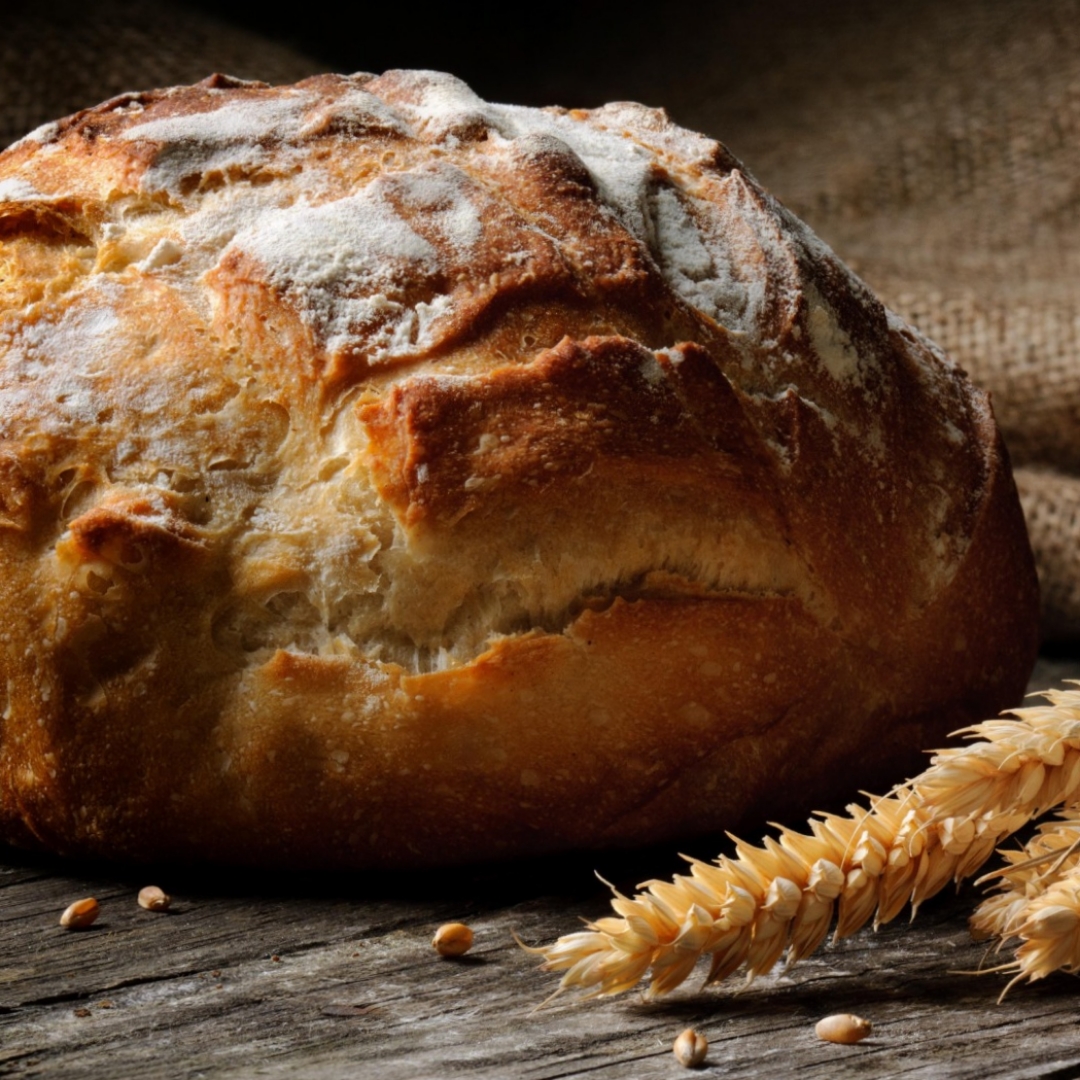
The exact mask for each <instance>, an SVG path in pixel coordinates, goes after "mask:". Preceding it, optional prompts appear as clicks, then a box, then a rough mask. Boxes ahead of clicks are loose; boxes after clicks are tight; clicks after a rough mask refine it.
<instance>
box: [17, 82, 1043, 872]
mask: <svg viewBox="0 0 1080 1080" xmlns="http://www.w3.org/2000/svg"><path fill="white" fill-rule="evenodd" d="M0 598H2V599H0V602H2V605H3V607H2V610H3V625H2V628H0V665H2V672H0V674H2V676H3V677H2V678H0V696H2V700H0V713H2V719H0V838H2V839H4V840H6V841H7V842H9V843H14V844H19V845H24V846H36V847H42V848H46V849H50V850H53V851H57V852H64V853H78V854H81V855H104V856H114V857H121V858H134V859H165V858H170V859H183V860H214V861H219V862H221V861H226V862H230V863H237V864H239V863H245V864H255V865H266V866H322V867H352V868H365V867H406V866H425V865H434V864H438V863H453V862H462V861H467V860H475V859H484V858H489V857H510V856H521V855H528V854H535V853H541V852H551V851H558V850H568V849H584V848H596V847H600V846H603V845H628V844H640V843H644V842H655V841H659V840H662V839H670V838H676V837H679V838H682V837H685V836H687V835H688V834H694V833H696V834H701V833H704V832H707V831H711V830H719V829H722V828H743V827H748V826H749V825H750V824H751V823H752V822H756V821H761V820H764V819H765V818H767V817H768V818H774V819H775V818H778V817H782V816H784V815H792V814H794V815H797V816H798V817H799V818H800V819H801V818H803V817H805V815H806V813H807V812H809V811H810V810H812V809H814V808H815V807H817V806H819V805H820V804H822V803H828V802H833V803H835V802H836V801H837V800H843V799H844V798H845V797H848V796H851V795H853V794H854V793H855V792H856V791H857V790H858V789H859V788H867V787H869V788H872V789H875V790H876V789H878V788H880V787H881V786H883V785H884V786H888V784H889V783H890V782H894V781H899V780H901V779H903V778H904V776H905V775H907V774H908V773H909V772H910V771H912V770H914V769H917V768H918V767H919V766H920V760H921V759H920V752H921V751H922V750H924V749H925V748H927V747H931V746H935V745H937V744H939V743H940V742H941V740H942V739H943V738H944V737H945V735H946V733H948V732H950V731H952V730H953V729H955V728H958V727H960V726H962V725H964V724H965V723H968V722H970V721H972V720H974V719H979V718H983V717H986V716H989V715H993V714H994V713H995V712H997V711H998V710H999V709H1001V708H1003V707H1005V706H1008V705H1011V704H1014V703H1015V702H1016V701H1017V699H1018V697H1019V696H1020V695H1021V693H1022V691H1023V688H1024V685H1025V680H1026V677H1027V675H1028V673H1029V670H1030V666H1031V664H1032V661H1033V657H1034V652H1035V648H1036V585H1035V578H1034V572H1033V568H1032V561H1031V555H1030V551H1029V548H1028V544H1027V538H1026V534H1025V531H1024V524H1023V521H1022V518H1021V515H1020V510H1019V507H1018V504H1017V499H1016V494H1015V491H1014V488H1013V484H1012V480H1011V476H1010V472H1009V467H1008V462H1007V459H1006V456H1005V452H1004V450H1003V447H1002V444H1001V441H1000V438H999V436H998V433H997V431H996V428H995V425H994V421H993V418H992V415H991V412H990V408H989V405H988V402H987V400H986V398H985V396H984V395H982V394H981V393H980V392H979V391H978V390H976V389H975V388H973V387H972V386H971V385H970V383H969V382H968V380H967V378H966V377H965V375H964V374H963V372H961V371H960V370H958V369H957V368H956V367H955V366H954V365H953V364H951V363H950V362H949V360H948V359H947V358H946V357H945V356H944V355H942V354H941V353H940V352H939V351H938V350H937V349H936V348H935V347H934V346H933V345H932V344H930V343H929V342H928V341H926V340H925V339H923V338H921V337H920V336H919V335H918V334H917V333H915V332H914V331H913V330H911V329H910V328H909V327H908V326H906V325H905V324H904V323H903V322H902V321H900V320H899V319H898V318H896V317H895V316H894V315H892V314H891V313H890V312H888V311H887V310H885V309H884V308H883V307H882V305H881V304H880V303H879V302H878V300H877V299H875V297H874V296H873V295H872V294H871V292H870V291H869V290H868V289H867V287H866V286H865V285H864V284H863V283H862V282H860V281H859V280H858V279H857V278H856V277H855V276H853V275H852V274H851V273H850V272H849V271H848V270H847V269H846V268H845V267H844V266H843V265H842V264H841V263H840V262H839V261H838V259H837V258H836V256H835V255H833V253H832V252H831V251H830V250H828V248H826V247H825V246H824V245H823V244H822V243H821V242H820V241H819V240H818V239H817V238H816V237H815V236H814V235H813V234H812V233H811V232H810V231H809V230H808V229H807V228H806V227H805V226H804V225H803V224H802V223H800V222H799V221H798V220H796V219H795V218H794V217H793V216H792V215H791V214H790V213H788V212H787V211H786V210H785V209H784V208H783V207H782V206H780V205H779V204H778V203H777V202H776V201H775V200H774V199H772V198H771V197H770V196H769V195H768V194H767V193H766V192H764V191H763V190H762V189H761V187H760V186H759V185H758V184H757V183H755V181H754V180H753V179H752V178H751V177H750V176H749V175H748V174H747V173H746V172H745V171H744V170H743V168H742V166H740V164H739V163H738V162H737V161H736V160H735V159H734V158H733V157H732V156H731V155H730V154H729V153H728V151H727V150H725V149H724V148H723V147H722V146H720V145H718V144H717V143H715V142H713V141H710V140H709V139H707V138H705V137H703V136H699V135H695V134H692V133H690V132H688V131H685V130H681V129H680V128H678V127H677V126H675V125H674V124H672V123H671V122H670V121H669V120H668V119H667V117H666V116H665V115H664V114H663V113H662V112H659V111H655V110H651V109H647V108H644V107H642V106H639V105H632V104H615V105H608V106H605V107H603V108H600V109H596V110H592V111H581V110H571V111H567V110H564V109H554V108H553V109H545V110H539V109H531V108H522V107H513V106H501V105H490V104H487V103H485V102H483V101H482V100H480V99H479V98H478V97H477V96H476V95H475V94H474V93H473V92H472V91H470V90H469V88H468V87H466V86H465V85H464V84H462V83H461V82H460V81H458V80H456V79H454V78H452V77H450V76H447V75H440V74H435V73H431V72H405V71H392V72H389V73H387V74H384V75H382V76H379V77H374V76H370V75H355V76H350V77H341V76H320V77H318V78H313V79H309V80H307V81H305V82H302V83H299V84H297V85H295V86H284V87H268V86H265V85H262V84H258V83H245V82H240V81H238V80H234V79H229V78H225V77H221V76H215V77H213V78H211V79H208V80H206V81H205V82H203V83H201V84H199V85H197V86H191V87H179V88H173V89H168V90H160V91H152V92H147V93H133V94H127V95H124V96H123V97H120V98H116V99H114V100H112V101H109V102H106V103H105V104H103V105H100V106H98V107H96V108H93V109H89V110H87V111H85V112H82V113H79V114H77V115H75V116H72V117H69V118H68V119H65V120H62V121H59V122H58V123H55V124H50V125H48V126H46V127H44V128H41V129H39V130H37V131H35V132H33V133H32V134H30V135H29V136H27V137H26V138H25V139H23V140H22V141H21V142H19V143H17V144H16V145H15V146H13V147H12V148H10V149H9V150H8V151H7V152H5V153H4V154H3V155H2V156H0Z"/></svg>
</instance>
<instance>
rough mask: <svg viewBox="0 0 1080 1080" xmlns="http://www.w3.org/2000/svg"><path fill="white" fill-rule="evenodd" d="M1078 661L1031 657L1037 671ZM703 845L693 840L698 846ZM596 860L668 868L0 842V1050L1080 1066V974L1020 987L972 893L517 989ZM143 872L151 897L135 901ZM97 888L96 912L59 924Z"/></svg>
mask: <svg viewBox="0 0 1080 1080" xmlns="http://www.w3.org/2000/svg"><path fill="white" fill-rule="evenodd" d="M1070 676H1072V677H1080V662H1077V661H1074V660H1071V659H1064V660H1056V661H1049V660H1044V661H1043V662H1042V663H1041V664H1040V668H1039V670H1038V671H1037V672H1036V678H1035V680H1034V683H1033V685H1035V686H1040V687H1041V686H1046V685H1049V684H1050V683H1052V682H1056V681H1058V680H1060V679H1062V678H1065V677H1070ZM700 854H702V855H705V854H707V853H706V852H700ZM594 866H595V867H597V868H598V869H600V870H601V871H602V872H603V873H604V874H605V876H608V877H610V878H611V879H613V880H615V881H616V882H618V883H619V884H620V885H622V886H625V887H627V888H632V887H633V885H634V883H635V882H636V881H637V880H640V879H641V878H644V877H651V876H662V875H666V874H669V873H671V872H673V871H675V870H677V869H678V867H679V863H678V860H677V859H676V858H675V856H674V855H673V854H672V853H671V852H668V851H663V852H656V851H652V852H643V853H637V854H636V855H632V856H631V855H621V856H604V857H601V856H591V857H589V858H588V859H582V858H568V859H552V860H545V861H542V862H539V863H533V864H530V865H528V866H515V867H511V868H490V867H485V868H482V869H479V870H472V871H468V872H461V873H453V874H448V873H445V872H443V873H432V874H429V875H395V876H385V875H382V876H379V877H367V878H365V877H343V876H334V877H311V876H308V877H300V876H292V877H289V876H277V875H264V874H250V873H245V874H240V873H216V872H207V871H200V872H198V873H195V872H191V871H187V870H177V869H176V868H171V869H170V868H155V869H154V870H153V871H148V870H139V871H133V870H130V869H128V868H121V869H117V868H116V867H110V866H102V865H94V866H85V865H75V864H71V863H64V862H61V861H59V860H54V859H47V858H38V857H31V856H27V855H24V854H20V853H16V852H11V851H6V852H5V851H0V1074H3V1075H14V1076H25V1077H33V1076H41V1077H71V1078H76V1077H77V1078H82V1077H86V1076H93V1075H100V1076H108V1077H110V1078H113V1080H125V1078H128V1077H131V1078H136V1077H137V1078H139V1080H146V1077H148V1076H152V1077H185V1078H187V1077H191V1078H194V1077H213V1078H227V1077H234V1076H235V1077H272V1078H278V1077H286V1076H288V1077H294V1076H300V1077H304V1076H319V1077H326V1078H330V1080H333V1078H336V1077H341V1078H345V1077H349V1078H354V1077H367V1076H371V1077H379V1078H381V1080H405V1078H409V1080H415V1078H418V1077H433V1078H434V1077H453V1076H468V1077H470V1078H472V1077H476V1078H485V1077H492V1078H495V1077H499V1078H504V1077H523V1078H526V1080H556V1078H564V1077H584V1076H588V1077H596V1078H602V1077H619V1078H622V1077H634V1078H642V1080H648V1078H652V1077H671V1076H679V1075H684V1073H683V1070H682V1069H681V1068H680V1067H679V1066H678V1065H677V1064H676V1062H675V1060H674V1058H673V1057H672V1055H671V1051H670V1046H671V1042H672V1040H673V1039H674V1037H675V1035H677V1034H678V1032H679V1031H681V1030H682V1029H683V1028H684V1027H687V1026H691V1025H692V1026H696V1027H698V1028H699V1029H700V1030H701V1031H703V1032H704V1033H705V1034H706V1035H707V1036H708V1038H709V1040H710V1050H709V1057H708V1061H707V1063H706V1066H705V1067H704V1068H703V1069H702V1070H700V1072H701V1074H702V1075H715V1076H724V1077H761V1078H765V1077H768V1078H769V1080H774V1078H776V1077H779V1076H794V1075H796V1074H798V1075H799V1076H800V1077H804V1076H805V1077H811V1078H813V1077H822V1078H826V1077H827V1078H833V1077H861V1076H873V1077H881V1076H903V1077H905V1078H910V1080H923V1078H927V1080H928V1078H931V1077H933V1078H935V1080H936V1078H939V1077H957V1078H971V1080H985V1078H986V1077H990V1076H1008V1077H1018V1078H1019V1077H1044V1078H1060V1080H1064V1078H1067V1077H1080V1028H1078V1027H1077V1014H1078V1010H1077V1006H1078V1005H1080V984H1078V983H1077V982H1076V980H1075V979H1074V978H1072V977H1069V976H1064V975H1058V976H1054V977H1052V978H1050V979H1047V980H1046V981H1044V982H1042V983H1039V984H1036V985H1034V986H1031V987H1025V988H1021V989H1017V990H1015V991H1014V992H1013V993H1012V994H1011V995H1010V996H1009V997H1008V998H1007V999H1006V1000H1005V1002H1004V1003H1003V1004H1001V1005H998V1004H996V1003H995V999H996V997H997V995H998V993H999V992H1000V990H1001V988H1002V986H1003V985H1004V980H1003V978H1002V977H1001V976H999V975H993V974H991V975H985V976H983V977H978V978H976V977H973V976H971V975H966V974H959V973H958V972H962V971H966V970H972V969H975V968H977V967H979V966H980V965H983V966H987V965H988V964H992V963H993V962H994V958H993V957H989V958H988V957H987V956H986V950H985V947H984V946H981V945H977V944H975V943H973V942H972V941H971V940H970V938H969V937H968V934H967V929H966V917H967V915H968V913H969V912H970V911H971V909H972V907H973V906H974V904H975V902H976V899H977V894H976V893H974V892H972V891H970V890H966V891H964V892H963V893H961V894H960V895H959V896H955V897H953V896H949V897H946V898H939V899H938V900H936V901H933V902H932V903H930V904H929V905H927V907H926V908H925V909H924V910H923V911H922V912H920V914H919V917H918V919H917V920H916V922H915V923H914V924H913V925H912V926H908V925H906V924H905V923H902V922H901V923H897V924H894V925H892V926H890V927H886V928H885V929H883V930H882V931H880V932H879V933H877V934H873V933H870V932H863V933H860V934H858V935H856V936H855V937H853V938H851V939H849V940H847V941H844V942H840V943H838V944H835V945H830V946H828V947H826V948H824V949H822V950H820V951H819V953H818V954H817V955H816V956H814V957H812V958H810V959H809V960H807V961H804V962H803V963H802V964H801V965H799V966H798V967H796V968H795V969H793V970H792V971H790V972H788V973H786V974H781V973H774V974H772V975H770V976H768V977H767V978H763V979H761V980H759V981H758V982H756V983H755V984H754V985H753V986H752V987H750V988H748V989H744V988H741V987H740V986H739V985H737V984H734V983H733V984H729V985H727V986H725V987H722V988H720V989H718V990H709V991H700V990H698V989H697V988H696V986H695V985H694V984H688V985H687V987H686V988H684V989H682V990H680V991H678V992H676V993H675V994H673V995H672V996H671V997H670V998H668V999H666V1000H664V1001H661V1002H655V1003H649V1002H645V1001H643V1000H641V999H640V997H637V996H635V995H626V996H624V997H622V998H620V999H615V1000H606V1001H601V1002H588V1003H579V1004H574V1003H571V1002H568V1001H564V1000H563V999H559V1000H558V1001H556V1002H555V1003H553V1004H551V1005H549V1006H548V1007H547V1008H545V1009H541V1010H539V1011H536V1010H535V1006H536V1005H537V1004H538V1003H539V1002H541V1001H542V1000H543V998H544V997H545V996H546V995H547V994H548V993H549V992H550V991H551V990H552V989H553V985H554V982H553V979H552V978H551V977H548V976H542V975H539V974H538V973H537V972H536V970H535V962H534V960H533V958H532V957H530V956H528V955H527V954H525V953H524V952H523V951H522V950H521V949H519V948H518V947H517V945H516V944H515V942H514V938H513V934H514V933H515V932H516V933H517V934H519V935H520V936H521V937H522V938H523V939H524V940H525V941H527V942H531V943H544V942H549V941H551V940H553V939H554V938H555V937H556V936H558V935H559V934H562V933H566V932H568V931H571V930H573V929H575V928H576V925H577V918H578V916H586V917H595V916H598V915H600V914H602V913H604V911H605V910H606V907H607V904H606V891H605V890H604V888H603V887H602V886H601V885H600V884H599V883H598V882H596V880H595V879H594V878H593V877H592V875H591V872H590V871H591V868H592V867H594ZM151 881H152V882H154V883H157V884H159V885H161V886H162V887H163V888H165V889H166V890H167V891H169V892H171V893H172V894H173V896H174V898H175V903H174V907H173V909H172V910H171V911H170V912H169V913H167V914H151V913H149V912H145V911H143V910H142V909H140V908H139V907H138V906H137V905H136V903H135V894H136V892H137V891H138V889H139V887H140V886H142V885H145V884H148V883H150V882H151ZM87 895H93V896H96V897H97V898H98V900H99V901H100V902H101V905H102V916H101V918H100V920H99V922H98V923H97V924H96V925H95V926H94V927H92V928H90V929H88V930H85V931H81V932H72V931H66V930H63V929H61V928H60V927H59V926H58V925H57V918H58V916H59V913H60V911H61V910H63V908H64V907H65V906H66V905H67V904H68V903H69V902H70V901H71V900H73V899H77V898H79V897H81V896H87ZM449 919H463V920H464V921H466V922H468V923H469V924H470V925H471V926H473V927H474V929H475V930H476V933H477V944H476V946H475V948H474V950H473V952H471V953H470V954H469V955H468V956H466V957H464V958H461V959H460V960H457V961H451V960H445V959H441V958H440V957H438V956H437V955H436V954H435V953H434V952H433V951H432V949H431V947H430V944H429V940H430V936H431V933H432V931H433V929H434V927H436V926H437V925H438V924H439V923H441V922H443V921H446V920H449ZM843 1011H854V1012H857V1013H859V1014H861V1015H864V1016H866V1017H868V1018H870V1019H871V1020H872V1021H873V1022H874V1025H875V1031H874V1034H873V1036H872V1037H871V1038H870V1039H868V1040H867V1041H866V1042H864V1043H861V1044H860V1045H858V1046H854V1047H840V1046H830V1045H826V1044H824V1043H821V1042H818V1041H817V1040H816V1039H815V1038H814V1035H813V1024H814V1021H815V1020H817V1019H818V1018H820V1017H821V1016H823V1015H826V1014H827V1013H830V1012H843Z"/></svg>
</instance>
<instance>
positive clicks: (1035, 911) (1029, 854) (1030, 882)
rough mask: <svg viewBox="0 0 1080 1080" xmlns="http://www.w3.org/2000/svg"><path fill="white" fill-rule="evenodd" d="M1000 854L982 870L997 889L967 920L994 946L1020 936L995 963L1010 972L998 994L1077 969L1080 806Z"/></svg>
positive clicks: (1079, 954) (1079, 946)
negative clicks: (998, 861) (1012, 950)
mask: <svg viewBox="0 0 1080 1080" xmlns="http://www.w3.org/2000/svg"><path fill="white" fill-rule="evenodd" d="M1001 854H1002V855H1003V856H1004V858H1005V860H1006V862H1007V863H1008V865H1007V866H1006V867H1005V868H1003V869H1002V870H1000V871H998V872H997V873H995V874H988V875H987V878H1000V884H999V888H1000V891H999V892H998V893H996V894H995V895H993V896H991V897H988V898H987V899H986V900H984V901H983V902H982V903H981V904H980V905H979V907H978V908H977V909H976V911H975V914H974V915H972V917H971V920H970V922H971V932H972V935H973V936H974V937H976V938H980V939H982V938H989V937H996V938H998V939H999V948H1000V947H1001V945H1003V944H1005V943H1006V942H1008V941H1011V940H1017V939H1018V940H1019V941H1020V946H1019V947H1018V948H1017V950H1016V955H1015V959H1014V961H1013V962H1012V963H1010V964H1005V965H1003V966H1002V967H1000V968H997V969H995V970H998V971H1012V972H1014V973H1015V977H1014V978H1013V979H1012V981H1011V982H1010V983H1009V985H1008V986H1006V987H1005V989H1004V991H1002V995H1001V996H1002V997H1004V996H1005V994H1007V993H1008V992H1009V990H1010V989H1011V988H1012V987H1013V986H1014V985H1015V984H1016V983H1018V982H1020V981H1022V980H1028V981H1031V982H1034V981H1035V980H1036V979H1042V978H1045V976H1047V975H1049V974H1051V973H1052V972H1055V971H1059V970H1065V971H1070V972H1076V971H1080V808H1078V807H1075V806H1074V807H1071V808H1069V809H1067V810H1065V811H1063V812H1062V813H1061V815H1060V816H1059V819H1058V820H1056V821H1052V822H1048V823H1046V824H1044V825H1041V826H1040V827H1039V832H1038V833H1037V834H1036V835H1035V836H1033V837H1032V838H1031V840H1029V841H1028V842H1027V844H1025V845H1024V847H1023V848H1021V849H1019V850H1013V851H1003V852H1002V853H1001ZM983 880H986V879H983Z"/></svg>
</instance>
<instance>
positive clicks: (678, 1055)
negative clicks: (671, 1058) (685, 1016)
mask: <svg viewBox="0 0 1080 1080" xmlns="http://www.w3.org/2000/svg"><path fill="white" fill-rule="evenodd" d="M671 1052H672V1053H673V1054H674V1055H675V1060H676V1061H677V1062H678V1063H679V1064H680V1065H683V1066H685V1067H686V1068H687V1069H694V1068H696V1067H697V1066H698V1065H700V1064H701V1063H702V1062H703V1061H704V1060H705V1055H706V1054H707V1053H708V1052H709V1040H708V1039H706V1038H705V1036H704V1035H702V1034H701V1032H700V1031H695V1030H694V1029H693V1028H687V1029H686V1030H685V1031H684V1032H683V1033H682V1034H681V1035H680V1036H679V1037H678V1038H677V1039H676V1040H675V1044H674V1046H672V1048H671Z"/></svg>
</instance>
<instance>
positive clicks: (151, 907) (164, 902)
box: [139, 885, 172, 911]
mask: <svg viewBox="0 0 1080 1080" xmlns="http://www.w3.org/2000/svg"><path fill="white" fill-rule="evenodd" d="M171 903H172V897H171V896H170V895H169V894H168V893H167V892H163V891H162V890H161V889H159V888H158V887H157V886H156V885H147V886H146V887H145V888H142V889H140V890H139V907H141V908H146V910H147V911H168V910H169V905H170V904H171Z"/></svg>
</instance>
